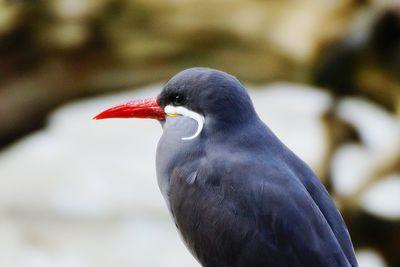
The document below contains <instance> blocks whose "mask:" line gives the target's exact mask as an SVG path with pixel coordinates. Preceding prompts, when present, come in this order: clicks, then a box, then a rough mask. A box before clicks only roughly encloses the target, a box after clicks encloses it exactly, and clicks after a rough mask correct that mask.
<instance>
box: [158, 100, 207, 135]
mask: <svg viewBox="0 0 400 267" xmlns="http://www.w3.org/2000/svg"><path fill="white" fill-rule="evenodd" d="M164 111H165V113H167V115H169V116H174V115H175V116H176V114H179V115H182V116H186V117H189V118H191V119H193V120H195V121H196V122H197V125H198V126H197V131H196V132H195V133H194V134H193V135H192V136H189V137H182V138H181V139H182V140H191V139H194V138H196V137H197V136H199V134H200V133H201V131H202V130H203V126H204V120H205V119H204V116H203V115H200V114H199V113H196V112H194V111H191V110H189V109H187V108H185V107H175V106H171V105H168V106H166V107H165V109H164Z"/></svg>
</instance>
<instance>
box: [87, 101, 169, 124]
mask: <svg viewBox="0 0 400 267" xmlns="http://www.w3.org/2000/svg"><path fill="white" fill-rule="evenodd" d="M110 118H147V119H156V120H160V121H162V120H165V112H164V109H163V108H162V107H160V106H159V105H158V103H157V98H156V97H152V98H146V99H143V100H134V101H130V102H128V103H125V104H122V105H118V106H115V107H112V108H109V109H107V110H105V111H103V112H101V113H100V114H98V115H96V116H95V117H94V118H93V119H95V120H101V119H110Z"/></svg>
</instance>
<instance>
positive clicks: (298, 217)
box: [253, 174, 352, 267]
mask: <svg viewBox="0 0 400 267" xmlns="http://www.w3.org/2000/svg"><path fill="white" fill-rule="evenodd" d="M288 175H289V176H290V174H288ZM253 186H254V187H253V192H254V197H255V203H256V206H257V207H258V209H256V213H257V214H256V218H257V220H259V221H258V231H259V232H260V233H264V232H266V233H270V237H272V238H271V239H270V240H269V241H266V242H272V243H273V244H272V246H276V247H277V248H278V249H279V250H280V251H282V252H286V253H288V254H292V255H295V257H296V258H297V261H298V262H299V263H300V264H301V265H300V266H325V267H333V266H335V267H339V266H340V267H344V266H346V267H349V266H352V265H351V263H350V262H349V260H348V259H347V257H346V255H345V254H344V251H343V250H342V247H341V245H340V243H339V242H338V240H337V238H336V236H335V234H334V232H333V230H332V229H331V227H330V225H329V223H328V222H327V220H326V218H325V216H324V214H323V213H322V212H321V211H320V209H319V207H318V206H317V204H316V203H315V202H314V200H313V199H312V197H311V196H310V195H309V193H308V192H307V190H306V189H305V188H304V186H303V185H302V184H301V183H300V182H298V181H297V180H296V179H295V178H294V177H291V178H290V177H287V176H286V177H280V176H275V175H272V176H271V177H270V178H268V179H266V180H263V181H260V182H258V183H254V185H253ZM271 233H272V234H271Z"/></svg>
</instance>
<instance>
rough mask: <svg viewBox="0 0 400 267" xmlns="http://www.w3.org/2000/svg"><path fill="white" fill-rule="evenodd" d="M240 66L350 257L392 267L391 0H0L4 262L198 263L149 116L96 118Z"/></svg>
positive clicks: (395, 198) (397, 62)
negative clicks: (336, 221)
mask: <svg viewBox="0 0 400 267" xmlns="http://www.w3.org/2000/svg"><path fill="white" fill-rule="evenodd" d="M193 66H206V67H213V68H218V69H221V70H224V71H226V72H229V73H232V74H234V75H236V76H237V77H238V78H239V79H240V80H241V81H242V82H243V83H244V84H245V85H246V86H247V87H248V88H249V90H250V93H251V96H252V98H253V99H254V102H255V105H256V108H257V110H258V112H259V114H260V116H261V117H262V118H263V119H264V121H265V122H267V123H268V125H269V126H270V127H271V128H272V129H273V130H274V131H275V132H276V133H277V134H278V135H279V137H280V138H281V139H282V140H283V141H284V142H285V143H286V144H288V145H289V147H291V148H292V149H293V150H294V151H295V152H296V153H297V154H298V155H299V156H300V157H302V158H303V159H304V160H305V161H306V162H307V163H309V164H310V166H311V167H312V168H313V169H314V170H315V171H316V172H317V173H318V175H319V176H320V177H321V180H322V181H323V182H324V183H325V185H326V186H327V188H328V189H329V191H330V193H331V194H332V196H333V198H334V199H335V201H336V203H337V205H338V207H339V208H340V210H341V212H342V214H343V216H344V218H345V221H346V223H347V225H348V227H349V230H350V233H351V236H352V239H353V242H354V246H355V249H356V252H357V257H358V258H359V261H360V266H361V267H384V266H387V267H398V266H400V3H399V1H398V0H393V1H384V0H304V1H295V0H292V1H290V0H281V1H260V0H213V1H211V0H201V1H200V0H36V1H31V0H0V149H1V150H0V266H7V267H13V266H16V267H17V266H18V267H47V266H51V267H67V266H68V267H71V266H74V267H75V266H76V267H92V266H96V267H103V266H104V267H106V266H108V267H109V266H121V267H123V266H127V267H128V266H130V267H132V266H140V267H142V266H163V267H168V266H171V267H172V266H174V267H179V266H182V267H183V266H185V267H188V266H199V265H198V264H197V263H196V262H195V260H194V259H193V258H192V257H191V256H190V255H189V253H188V252H187V250H186V248H185V247H184V246H183V245H182V243H181V242H180V240H179V237H178V234H177V233H176V231H175V229H174V226H173V223H172V221H171V220H170V218H169V215H168V213H167V209H166V207H165V204H164V201H163V199H162V197H161V195H160V193H159V192H158V188H157V184H156V179H155V171H154V155H155V148H156V143H157V140H158V138H159V137H160V135H161V128H160V126H159V125H158V124H157V123H156V122H154V121H146V120H141V121H137V120H114V121H98V122H96V121H92V120H91V118H92V117H93V116H94V115H95V114H97V113H98V112H99V111H101V110H103V109H104V108H107V107H110V106H112V105H114V104H118V103H120V102H124V101H127V100H130V99H132V98H140V97H148V96H154V95H156V94H157V93H158V92H159V91H160V89H161V86H162V83H164V82H165V81H167V80H168V78H169V77H171V76H172V75H173V74H175V73H176V72H178V71H180V70H182V69H185V68H188V67H193Z"/></svg>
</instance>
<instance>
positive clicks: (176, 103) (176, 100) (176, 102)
mask: <svg viewBox="0 0 400 267" xmlns="http://www.w3.org/2000/svg"><path fill="white" fill-rule="evenodd" d="M183 102H184V98H183V96H181V95H174V96H173V97H172V104H174V106H182V105H183V104H184V103H183Z"/></svg>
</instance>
